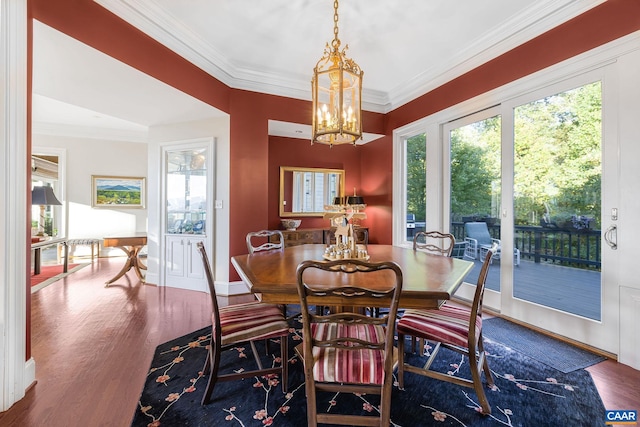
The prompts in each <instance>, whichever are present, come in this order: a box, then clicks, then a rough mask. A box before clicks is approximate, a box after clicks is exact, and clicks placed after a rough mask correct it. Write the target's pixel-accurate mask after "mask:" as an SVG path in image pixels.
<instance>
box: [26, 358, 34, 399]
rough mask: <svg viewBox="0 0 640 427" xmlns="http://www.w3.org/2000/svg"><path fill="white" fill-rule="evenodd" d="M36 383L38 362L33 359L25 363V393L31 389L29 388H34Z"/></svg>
mask: <svg viewBox="0 0 640 427" xmlns="http://www.w3.org/2000/svg"><path fill="white" fill-rule="evenodd" d="M35 382H36V361H35V360H34V359H33V357H31V358H29V360H27V361H26V362H24V384H25V386H26V387H25V388H24V389H25V391H26V390H28V389H29V387H33V385H34V384H35Z"/></svg>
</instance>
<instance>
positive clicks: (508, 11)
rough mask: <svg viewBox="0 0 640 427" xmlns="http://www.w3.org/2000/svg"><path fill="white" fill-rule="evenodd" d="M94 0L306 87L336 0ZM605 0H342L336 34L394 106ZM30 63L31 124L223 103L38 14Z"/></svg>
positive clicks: (162, 117) (160, 32) (127, 122)
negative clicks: (187, 90) (185, 89)
mask: <svg viewBox="0 0 640 427" xmlns="http://www.w3.org/2000/svg"><path fill="white" fill-rule="evenodd" d="M95 1H96V2H97V3H99V4H101V5H102V6H104V7H106V8H107V9H109V10H110V11H112V12H113V13H115V14H116V15H118V16H120V17H121V18H122V19H124V20H126V21H128V22H129V23H131V24H132V25H134V26H136V27H138V28H139V29H141V30H142V31H143V32H145V33H147V34H148V35H150V36H151V37H153V38H155V39H156V40H158V41H159V42H161V43H163V44H164V45H166V46H167V47H169V48H171V49H172V50H174V51H175V52H177V53H178V54H180V55H182V56H183V57H185V58H187V59H188V60H190V61H191V62H193V63H194V64H196V65H197V66H199V67H200V68H202V69H203V70H205V71H206V72H208V73H209V74H211V75H212V76H214V77H216V78H217V79H219V80H220V81H222V82H223V83H225V84H227V85H228V86H230V87H233V88H238V89H247V90H253V91H259V92H263V93H269V94H274V95H281V96H288V97H293V98H298V99H307V100H308V99H310V81H311V75H312V72H313V67H314V66H315V64H316V62H317V61H318V60H319V59H320V57H321V56H322V53H323V49H324V46H325V44H326V43H327V42H329V41H331V39H332V38H333V2H332V1H331V0H268V1H266V0H216V1H211V0H189V1H188V2H187V1H178V0H95ZM603 1H604V0H536V1H531V0H489V1H483V2H481V1H477V0H457V1H450V0H449V1H448V0H428V1H427V0H402V1H400V0H385V1H381V0H378V1H372V0H343V1H342V2H341V3H340V6H339V31H340V32H339V37H340V40H341V41H342V44H343V46H344V45H345V44H348V45H349V50H348V51H347V53H348V56H350V57H351V58H352V59H353V60H354V61H355V62H357V63H358V64H359V65H360V67H361V68H362V69H363V70H364V78H363V106H364V108H365V109H367V110H369V111H376V112H382V113H386V112H388V111H391V110H392V109H394V108H397V107H399V106H401V105H403V104H404V103H406V102H409V101H410V100H412V99H414V98H416V97H418V96H420V95H422V94H424V93H426V92H428V91H429V90H431V89H433V88H435V87H437V86H440V85H442V84H443V83H445V82H447V81H449V80H451V79H453V78H455V77H457V76H459V75H461V74H463V73H464V72H466V71H469V70H471V69H473V68H474V67H476V66H478V65H480V64H482V63H484V62H486V61H488V60H490V59H492V58H494V57H496V56H498V55H500V54H502V53H504V52H507V51H508V50H510V49H512V48H514V47H516V46H518V45H520V44H522V43H524V42H525V41H527V40H530V39H532V38H533V37H535V36H537V35H539V34H541V33H543V32H545V31H547V30H549V29H551V28H553V27H555V26H557V25H559V24H561V23H562V22H565V21H567V20H568V19H570V18H572V17H574V16H576V15H578V14H580V13H582V12H584V11H586V10H588V9H590V8H592V7H594V6H596V5H597V4H600V3H602V2H603ZM33 73H34V78H33V91H34V105H33V114H34V131H37V129H40V130H41V131H42V132H49V133H55V132H57V131H62V130H61V129H62V128H66V129H69V128H72V127H75V128H76V129H77V130H82V129H84V130H88V131H90V132H95V129H106V130H107V131H108V132H109V133H110V134H112V135H113V136H114V137H115V136H116V135H122V136H123V137H124V135H132V136H133V135H135V136H136V138H137V139H136V140H140V141H143V140H145V138H146V130H147V128H148V127H149V126H154V125H162V124H169V123H176V122H184V121H192V120H199V119H204V118H208V117H217V116H220V115H222V114H223V113H221V112H220V111H218V110H216V109H214V108H212V107H210V106H208V105H206V104H204V103H202V102H201V101H198V100H196V99H195V98H192V97H191V96H188V95H186V94H184V93H181V92H179V91H178V90H176V89H173V88H171V87H169V86H167V85H165V84H163V83H161V82H159V81H157V80H155V79H153V78H151V77H149V76H146V75H144V74H143V73H141V72H139V71H137V70H135V69H133V68H132V67H129V66H127V65H125V64H122V63H120V62H118V61H116V60H114V59H112V58H110V57H108V56H106V55H104V54H102V53H100V52H98V51H96V50H95V49H92V48H90V47H88V46H86V45H84V44H82V43H80V42H78V41H76V40H74V39H71V38H69V37H67V36H65V35H64V34H61V33H59V32H58V31H56V30H53V29H51V28H49V27H47V26H46V25H43V24H40V23H37V22H36V23H35V24H34V72H33ZM65 104H66V105H65ZM270 127H271V128H272V133H274V134H277V133H278V132H279V131H277V130H275V129H282V131H281V133H282V134H283V135H284V136H291V134H292V133H293V134H294V135H295V134H298V133H296V130H295V129H293V128H291V127H289V128H287V126H286V124H281V123H273V124H271V126H270ZM303 132H304V133H305V136H304V137H307V136H306V132H307V129H303Z"/></svg>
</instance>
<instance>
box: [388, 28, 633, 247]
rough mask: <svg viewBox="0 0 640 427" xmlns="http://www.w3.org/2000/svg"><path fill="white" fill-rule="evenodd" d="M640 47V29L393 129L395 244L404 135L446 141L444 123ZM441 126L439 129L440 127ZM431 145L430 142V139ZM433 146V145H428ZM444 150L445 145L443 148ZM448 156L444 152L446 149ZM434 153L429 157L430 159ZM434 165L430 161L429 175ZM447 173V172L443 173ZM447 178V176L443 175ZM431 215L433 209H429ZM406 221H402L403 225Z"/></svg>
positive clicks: (395, 240) (401, 192)
mask: <svg viewBox="0 0 640 427" xmlns="http://www.w3.org/2000/svg"><path fill="white" fill-rule="evenodd" d="M639 49H640V31H637V32H635V33H632V34H629V35H627V36H625V37H622V38H620V39H617V40H614V41H613V42H610V43H608V44H606V45H602V46H599V47H597V48H595V49H593V50H590V51H588V52H585V53H582V54H580V55H578V56H575V57H573V58H570V59H568V60H566V61H563V62H560V63H558V64H554V65H552V66H550V67H548V68H545V69H543V70H541V71H538V72H536V73H534V74H531V75H529V76H526V77H523V78H521V79H519V80H515V81H513V82H511V83H508V84H506V85H504V86H501V87H499V88H496V89H494V90H491V91H489V92H486V93H483V94H481V95H478V96H476V97H474V98H471V99H468V100H466V101H464V102H461V103H460V104H457V105H453V106H451V107H449V108H446V109H444V110H442V111H438V112H436V113H434V114H432V115H430V116H427V117H424V118H422V119H419V120H416V121H415V122H412V123H408V124H406V125H404V126H402V127H399V128H397V129H395V130H394V131H393V157H394V158H393V167H394V171H393V177H392V179H393V211H392V215H393V224H394V226H393V230H392V233H393V240H392V242H393V244H394V245H400V244H401V242H402V240H400V237H399V236H401V235H402V234H400V233H401V231H400V230H399V228H402V224H404V220H402V221H398V219H401V218H402V214H403V212H404V210H405V204H406V203H405V201H404V200H403V198H404V188H403V187H402V185H404V178H403V177H402V176H403V171H404V166H403V164H404V159H403V152H402V140H403V138H405V137H407V136H410V135H414V134H416V133H419V132H427V141H429V139H430V138H433V136H432V135H434V132H435V134H436V135H438V141H440V142H442V129H441V128H442V126H443V125H444V124H446V123H448V122H450V121H453V120H457V119H459V118H462V117H465V116H467V115H470V114H474V113H477V112H479V111H482V110H485V109H487V108H491V107H492V106H496V105H499V104H501V103H506V102H508V101H509V100H510V99H513V98H516V97H520V96H523V95H525V94H527V93H529V92H531V91H535V90H538V89H540V88H543V87H546V86H550V85H554V84H557V83H559V82H562V81H564V80H567V79H569V78H574V77H575V76H577V75H580V74H585V73H588V72H590V71H593V70H595V69H598V68H602V67H605V66H606V65H609V64H612V63H614V62H616V58H618V57H620V56H622V55H625V54H627V53H630V52H632V51H635V50H639ZM436 129H438V130H436ZM427 144H428V142H427ZM428 145H429V144H428ZM443 150H444V148H443ZM443 155H444V152H443ZM429 158H430V156H427V162H429ZM433 167H434V165H432V164H429V163H428V164H427V174H429V170H430V168H433ZM442 173H444V171H443V172H442ZM442 179H444V177H443V178H442ZM427 216H429V209H428V208H427ZM400 223H402V224H400Z"/></svg>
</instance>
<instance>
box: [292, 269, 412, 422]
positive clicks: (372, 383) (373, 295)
mask: <svg viewBox="0 0 640 427" xmlns="http://www.w3.org/2000/svg"><path fill="white" fill-rule="evenodd" d="M332 274H335V275H342V276H343V277H341V278H340V280H341V283H345V285H344V286H340V287H333V288H327V287H326V285H324V283H325V282H326V281H327V280H328V279H327V278H328V277H329V278H331V277H334V276H329V275H332ZM323 278H324V280H323ZM297 282H298V294H299V296H300V305H301V308H302V316H301V317H302V337H303V338H302V341H303V342H302V344H300V345H298V346H297V347H296V352H297V353H298V355H299V356H300V357H301V358H302V360H303V365H304V376H305V389H306V396H307V425H309V426H316V425H317V424H318V423H321V424H339V425H361V426H364V425H370V426H378V425H379V426H385V427H387V426H389V422H390V409H391V390H392V384H393V368H394V364H395V363H394V361H395V360H396V357H397V350H396V349H395V348H394V345H393V343H394V341H393V337H394V326H395V321H396V313H397V310H398V301H399V298H400V292H401V290H402V270H401V269H400V267H399V266H398V264H396V263H395V262H392V261H385V262H372V263H369V262H366V261H362V260H337V261H303V262H302V263H300V264H299V265H298V269H297ZM361 284H369V285H372V284H375V285H376V286H375V289H368V288H365V287H363V286H364V285H361ZM319 301H321V302H323V304H324V305H329V306H341V307H343V309H342V310H341V311H340V312H335V313H330V314H324V313H322V314H317V313H316V312H315V311H312V310H311V307H310V306H312V305H314V304H318V303H319ZM372 304H381V305H385V306H386V307H387V308H388V309H389V311H388V314H387V315H384V316H382V317H380V318H375V317H371V316H367V315H365V314H363V313H362V312H361V311H360V310H359V309H358V308H357V307H367V306H371V305H372ZM319 391H325V392H332V393H342V392H346V393H366V394H376V395H380V411H379V414H378V416H377V417H374V416H366V415H365V416H363V415H353V414H335V413H333V414H329V413H324V412H320V413H318V411H317V406H316V405H317V403H316V398H317V396H316V394H317V392H319Z"/></svg>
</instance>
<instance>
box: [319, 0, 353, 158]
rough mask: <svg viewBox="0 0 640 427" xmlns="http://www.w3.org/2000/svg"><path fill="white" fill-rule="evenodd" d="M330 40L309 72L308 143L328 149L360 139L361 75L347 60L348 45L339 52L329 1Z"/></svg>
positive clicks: (334, 14)
mask: <svg viewBox="0 0 640 427" xmlns="http://www.w3.org/2000/svg"><path fill="white" fill-rule="evenodd" d="M333 10H334V13H333V41H332V42H331V45H329V43H327V45H326V46H325V48H324V54H323V56H322V58H320V60H319V61H318V62H317V64H316V66H315V68H314V69H313V78H312V79H311V91H312V92H311V96H312V99H313V109H312V111H313V129H312V136H311V144H313V143H315V142H318V143H320V144H328V145H329V146H333V145H340V144H353V145H355V144H356V141H357V140H358V139H361V138H362V102H361V95H362V75H363V74H364V72H363V71H362V70H361V69H360V66H358V64H356V63H355V62H354V61H353V60H352V59H350V58H347V56H346V51H347V49H348V48H349V45H345V47H344V49H342V50H340V39H339V38H338V0H335V1H334V2H333Z"/></svg>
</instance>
